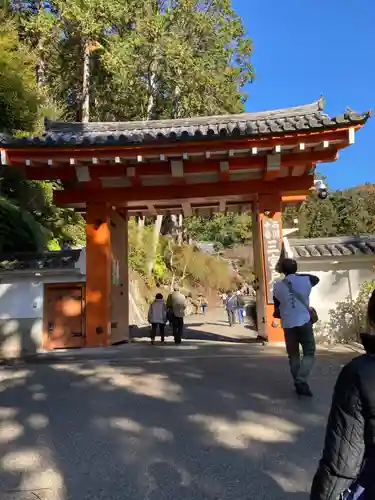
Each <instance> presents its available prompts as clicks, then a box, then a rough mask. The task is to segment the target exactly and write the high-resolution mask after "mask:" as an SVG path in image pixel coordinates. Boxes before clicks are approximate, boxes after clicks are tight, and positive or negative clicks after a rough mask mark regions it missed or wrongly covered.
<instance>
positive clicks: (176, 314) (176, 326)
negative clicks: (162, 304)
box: [167, 285, 186, 344]
mask: <svg viewBox="0 0 375 500" xmlns="http://www.w3.org/2000/svg"><path fill="white" fill-rule="evenodd" d="M167 309H168V315H169V317H170V320H171V323H172V329H173V337H174V342H175V344H181V340H182V334H183V330H184V316H185V309H186V298H185V295H183V294H182V293H181V292H180V287H179V286H178V285H175V286H174V287H173V292H172V293H171V294H170V295H169V296H168V298H167Z"/></svg>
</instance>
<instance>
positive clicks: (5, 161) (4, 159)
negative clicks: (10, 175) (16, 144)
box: [0, 149, 8, 165]
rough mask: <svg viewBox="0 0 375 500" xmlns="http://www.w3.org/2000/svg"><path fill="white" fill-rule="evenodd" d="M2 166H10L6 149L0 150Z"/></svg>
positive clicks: (0, 163)
mask: <svg viewBox="0 0 375 500" xmlns="http://www.w3.org/2000/svg"><path fill="white" fill-rule="evenodd" d="M0 165H8V157H7V152H6V151H5V149H0Z"/></svg>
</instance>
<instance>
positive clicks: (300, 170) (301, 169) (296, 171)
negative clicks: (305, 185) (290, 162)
mask: <svg viewBox="0 0 375 500" xmlns="http://www.w3.org/2000/svg"><path fill="white" fill-rule="evenodd" d="M305 172H306V165H298V166H296V167H293V168H292V176H293V177H299V176H301V175H303V174H304V173H305Z"/></svg>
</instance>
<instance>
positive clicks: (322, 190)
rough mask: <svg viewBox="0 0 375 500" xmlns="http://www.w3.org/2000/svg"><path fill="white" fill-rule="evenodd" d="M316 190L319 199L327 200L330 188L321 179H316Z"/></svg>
mask: <svg viewBox="0 0 375 500" xmlns="http://www.w3.org/2000/svg"><path fill="white" fill-rule="evenodd" d="M314 188H315V190H316V192H317V193H318V197H319V198H320V199H321V200H325V199H326V198H327V196H328V187H327V186H326V184H324V182H323V181H322V180H321V179H316V180H315V181H314Z"/></svg>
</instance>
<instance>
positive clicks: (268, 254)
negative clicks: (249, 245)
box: [253, 193, 284, 342]
mask: <svg viewBox="0 0 375 500" xmlns="http://www.w3.org/2000/svg"><path fill="white" fill-rule="evenodd" d="M253 245H254V270H255V274H256V276H257V278H258V280H259V290H258V292H257V315H258V329H259V335H260V336H262V337H264V338H266V339H267V340H268V341H269V342H280V341H284V333H283V330H282V328H281V325H280V320H278V319H276V320H275V319H274V318H273V311H274V305H273V297H272V289H273V284H274V282H275V281H276V280H277V279H279V277H280V276H279V274H278V273H277V271H276V270H275V266H276V264H277V263H278V261H279V259H280V256H281V252H282V215H281V193H280V195H274V194H272V195H268V194H260V195H258V200H257V202H256V203H254V206H253Z"/></svg>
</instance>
